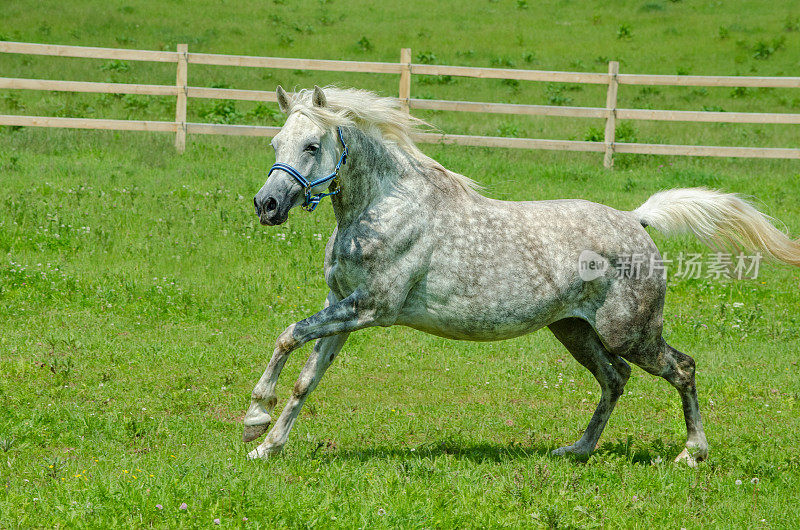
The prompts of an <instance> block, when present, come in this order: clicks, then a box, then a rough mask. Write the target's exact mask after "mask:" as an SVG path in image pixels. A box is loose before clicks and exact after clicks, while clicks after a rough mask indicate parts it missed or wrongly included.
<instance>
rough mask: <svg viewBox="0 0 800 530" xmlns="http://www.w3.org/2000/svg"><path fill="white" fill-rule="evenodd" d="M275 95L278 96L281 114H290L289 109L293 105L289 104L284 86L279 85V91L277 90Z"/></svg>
mask: <svg viewBox="0 0 800 530" xmlns="http://www.w3.org/2000/svg"><path fill="white" fill-rule="evenodd" d="M275 93H276V94H278V108H280V109H281V112H283V113H284V114H289V107H291V104H290V103H289V96H288V95H287V94H286V91H285V90H284V89H283V87H282V86H280V85H278V90H276V91H275Z"/></svg>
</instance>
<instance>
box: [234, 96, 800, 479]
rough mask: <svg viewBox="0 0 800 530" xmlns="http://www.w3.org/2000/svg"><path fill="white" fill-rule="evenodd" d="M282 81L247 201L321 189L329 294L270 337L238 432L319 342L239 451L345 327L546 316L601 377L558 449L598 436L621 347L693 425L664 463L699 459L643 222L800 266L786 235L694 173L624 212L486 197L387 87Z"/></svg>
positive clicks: (307, 385)
mask: <svg viewBox="0 0 800 530" xmlns="http://www.w3.org/2000/svg"><path fill="white" fill-rule="evenodd" d="M277 94H278V103H279V106H280V108H281V110H282V111H283V112H284V113H286V114H287V115H288V117H287V119H286V123H285V125H284V126H283V128H282V129H281V131H280V132H279V133H278V134H277V136H275V138H274V139H273V141H272V146H273V147H274V149H275V156H276V160H277V161H278V162H277V163H276V165H275V166H273V169H272V170H271V172H270V176H269V177H268V179H267V181H266V183H265V184H264V186H263V187H262V188H261V190H260V191H259V192H258V194H257V195H256V196H255V200H254V202H255V209H256V213H257V215H258V216H259V218H260V221H261V223H262V224H264V225H278V224H281V223H283V222H285V221H286V219H287V216H288V213H289V210H290V209H291V208H293V207H295V206H304V207H305V208H307V209H313V207H314V206H315V205H316V203H317V202H318V201H319V199H320V198H321V197H322V196H325V195H328V194H330V195H331V199H332V201H333V210H334V213H335V216H336V228H335V229H334V231H333V234H332V235H331V237H330V239H329V240H328V243H327V246H326V249H325V264H324V270H325V281H326V282H327V284H328V286H329V287H330V293H329V294H328V296H327V300H326V301H325V307H324V309H322V310H321V311H319V312H318V313H316V314H314V315H311V316H309V317H308V318H305V319H303V320H301V321H299V322H296V323H294V324H291V325H290V326H289V327H288V328H286V330H285V331H284V332H283V333H281V335H280V336H279V337H278V339H277V342H276V345H275V351H274V353H273V355H272V358H271V360H270V361H269V365H268V366H267V368H266V371H265V372H264V375H263V376H262V377H261V380H260V381H259V382H258V384H257V385H256V387H255V389H254V390H253V393H252V399H251V404H250V408H249V409H248V411H247V413H246V415H245V418H244V425H245V431H244V436H243V437H244V440H245V441H251V440H254V439H256V438H258V437H259V436H261V435H262V434H263V433H264V432H266V431H267V428H268V426H269V425H270V423H271V422H272V412H273V409H274V408H275V405H276V403H277V398H276V394H275V386H276V383H277V381H278V377H279V375H280V372H281V369H282V368H283V366H284V363H285V362H286V359H287V357H288V356H289V353H290V352H291V351H293V350H296V349H297V348H299V347H300V346H302V345H303V344H305V343H306V342H309V341H312V340H315V341H316V343H315V345H314V349H313V352H312V353H311V355H310V357H309V359H308V361H307V362H306V364H305V366H304V367H303V369H302V372H301V374H300V376H299V378H298V380H297V382H296V383H295V385H294V389H293V391H292V394H291V397H290V398H289V401H288V402H287V403H286V405H285V408H284V409H283V412H282V413H281V415H280V417H279V418H278V419H277V421H276V422H275V425H274V427H273V428H272V430H271V431H270V432H269V434H268V435H267V438H266V440H265V441H264V442H263V443H262V444H261V445H259V446H258V447H257V448H255V449H254V450H253V451H251V452H250V453H249V455H248V456H249V457H250V458H266V457H268V456H269V455H272V454H274V453H277V452H278V451H280V450H281V448H282V447H283V446H284V444H285V443H286V440H287V437H288V435H289V431H290V430H291V429H292V426H293V425H294V422H295V420H296V419H297V417H298V414H299V413H300V409H301V407H302V406H303V403H304V402H305V400H306V398H307V397H308V395H309V393H310V392H312V391H313V390H314V388H316V386H317V385H318V384H319V382H320V379H321V378H322V376H323V374H324V373H325V371H326V370H327V368H328V367H329V366H330V364H331V363H332V362H333V360H334V359H335V358H336V355H337V354H338V353H339V351H340V350H341V348H342V346H343V345H344V343H345V341H346V340H347V337H348V334H349V333H351V332H353V331H358V330H360V329H363V328H366V327H369V326H393V325H402V326H409V327H412V328H415V329H418V330H421V331H424V332H427V333H433V334H435V335H439V336H442V337H447V338H452V339H462V340H476V341H489V340H501V339H507V338H511V337H517V336H519V335H523V334H525V333H530V332H532V331H535V330H537V329H540V328H542V327H545V326H547V327H549V328H550V330H551V331H552V332H553V334H554V335H555V336H556V338H557V339H558V340H559V341H560V342H561V343H563V344H564V346H565V347H566V348H567V349H568V350H569V352H570V353H571V354H572V355H573V356H574V357H575V359H576V360H577V361H578V362H579V363H581V364H582V365H583V366H585V367H586V368H587V369H588V370H589V371H590V372H591V373H592V374H593V375H594V377H595V378H596V379H597V381H598V383H599V384H600V388H601V390H602V393H601V397H600V403H599V404H598V405H597V409H596V410H595V412H594V414H593V416H592V418H591V420H590V421H589V425H588V427H587V429H586V431H585V432H584V434H583V436H581V438H580V439H579V440H578V441H577V442H575V443H574V444H572V445H568V446H566V447H562V448H560V449H557V450H555V451H554V454H557V455H561V454H565V453H576V454H584V455H585V454H588V453H590V452H591V451H593V450H594V448H595V445H596V444H597V442H598V439H599V438H600V435H601V433H602V431H603V429H604V427H605V425H606V422H607V421H608V418H609V416H610V414H611V412H612V410H613V408H614V405H615V404H616V402H617V399H618V398H619V397H620V395H621V394H622V392H623V387H624V386H625V383H626V381H627V380H628V377H629V376H630V373H631V368H630V366H629V365H628V362H632V363H634V364H636V365H638V366H640V367H641V368H643V369H644V370H646V371H647V372H649V373H651V374H653V375H656V376H660V377H663V378H664V379H666V380H667V381H668V382H669V383H670V384H672V385H673V386H674V387H675V388H676V389H677V390H678V393H679V394H680V397H681V400H682V402H683V412H684V415H685V419H686V428H687V431H688V439H687V442H686V447H685V449H684V450H683V452H681V454H680V455H679V456H678V458H677V459H676V460H683V461H686V462H687V463H688V464H690V465H695V463H696V462H697V461H699V460H703V459H705V458H706V457H707V454H708V444H707V442H706V437H705V434H704V432H703V426H702V423H701V421H700V411H699V408H698V401H697V392H696V389H695V363H694V360H693V359H692V358H691V357H689V356H688V355H685V354H683V353H681V352H679V351H678V350H676V349H675V348H673V347H672V346H670V345H669V344H667V343H666V342H665V341H664V339H663V338H662V309H663V306H664V295H665V291H666V280H665V277H664V275H663V274H660V273H655V274H654V273H653V272H654V266H653V263H654V262H655V261H654V260H658V259H660V255H659V253H658V249H657V248H656V246H655V244H654V243H653V240H652V239H651V238H650V236H649V235H648V233H647V231H646V230H645V227H646V226H651V227H653V228H654V229H656V230H659V231H662V232H665V233H667V234H670V233H678V232H686V231H689V232H693V233H694V234H696V235H697V236H698V237H700V238H701V239H702V240H704V241H705V242H707V243H709V244H710V245H714V246H716V247H719V245H728V246H733V247H735V248H739V249H757V250H759V251H761V252H764V253H765V254H766V255H767V256H769V257H772V258H776V259H778V260H782V261H784V262H788V263H791V264H794V265H800V245H798V243H797V242H795V241H793V240H791V239H789V238H788V237H787V236H786V235H784V234H783V233H782V232H781V231H779V230H778V229H776V228H775V227H774V226H773V225H772V224H771V223H770V222H769V220H768V219H767V218H766V216H764V215H763V214H761V213H760V212H759V211H758V210H756V209H755V208H754V207H753V206H751V205H750V204H749V203H748V202H746V201H745V200H743V199H741V198H740V197H738V196H737V195H734V194H728V193H722V192H718V191H711V190H706V189H701V188H694V189H674V190H667V191H662V192H659V193H656V194H655V195H653V196H652V197H650V198H649V199H648V200H647V202H645V203H644V204H643V205H642V206H640V207H639V208H637V209H636V210H634V211H632V212H630V211H618V210H615V209H613V208H610V207H608V206H603V205H601V204H595V203H592V202H588V201H585V200H550V201H535V202H509V201H499V200H494V199H489V198H487V197H484V196H482V195H481V194H479V193H478V192H477V191H476V189H475V188H476V187H475V186H474V183H473V182H472V181H471V180H470V179H468V178H466V177H464V176H462V175H458V174H456V173H454V172H451V171H449V170H447V169H445V168H444V167H442V166H441V165H440V164H439V163H437V162H436V161H434V160H432V159H431V158H429V157H427V156H426V155H424V154H423V153H422V152H421V151H420V150H419V149H418V148H417V147H416V146H415V145H414V143H413V141H412V134H413V132H414V130H415V126H416V125H418V124H419V121H418V120H415V119H414V118H411V117H410V116H408V114H407V113H406V112H404V111H403V110H402V109H401V107H400V106H399V105H398V102H397V101H396V100H394V99H389V98H381V97H378V96H377V95H375V94H373V93H370V92H367V91H362V90H354V89H337V88H333V87H328V88H326V89H325V90H322V89H320V88H319V87H315V88H314V89H313V90H303V91H300V92H299V93H297V94H295V95H294V96H289V95H288V94H286V93H285V92H284V91H283V89H281V88H280V87H278V91H277ZM326 189H327V190H329V193H327V194H326V193H323V192H325V190H326ZM587 252H588V253H589V256H591V257H592V258H593V259H595V260H596V261H595V264H596V265H597V267H596V268H595V269H594V270H593V271H591V272H592V273H593V274H592V275H591V276H590V277H587V275H586V274H582V272H585V271H581V270H579V261H580V258H581V256H582V255H586V253H587ZM637 254H638V255H644V256H647V257H649V258H650V259H649V260H645V262H644V263H643V264H642V265H641V270H639V271H638V272H639V273H638V274H636V275H632V274H618V273H617V272H618V271H615V269H616V268H617V265H619V263H620V262H621V261H622V260H624V259H625V258H626V257H629V256H632V255H637Z"/></svg>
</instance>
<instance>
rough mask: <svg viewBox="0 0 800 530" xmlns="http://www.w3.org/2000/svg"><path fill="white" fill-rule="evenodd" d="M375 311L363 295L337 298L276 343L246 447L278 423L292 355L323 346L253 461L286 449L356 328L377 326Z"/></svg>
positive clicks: (254, 403) (249, 420)
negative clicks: (308, 401)
mask: <svg viewBox="0 0 800 530" xmlns="http://www.w3.org/2000/svg"><path fill="white" fill-rule="evenodd" d="M372 307H373V304H370V303H368V300H367V299H366V297H365V296H364V295H363V293H361V292H359V291H356V292H355V293H353V294H352V295H350V296H348V297H347V298H345V299H344V300H340V301H337V300H336V298H335V296H334V295H333V294H332V293H331V294H329V295H328V299H327V300H326V307H325V308H324V309H323V310H322V311H320V312H318V313H316V314H315V315H312V316H310V317H308V318H306V319H304V320H301V321H300V322H297V323H296V324H292V325H291V326H289V327H288V328H286V330H285V331H284V332H283V333H281V335H280V336H279V337H278V340H277V341H276V344H275V352H274V353H273V355H272V359H271V360H270V363H269V366H268V367H267V369H266V371H265V372H264V375H263V376H262V377H261V380H260V381H259V382H258V385H256V387H255V389H254V390H253V395H252V400H251V403H250V408H249V409H248V411H247V414H246V415H245V418H244V424H245V430H244V435H243V438H244V440H245V441H246V442H247V441H250V440H254V439H256V438H258V437H259V436H261V434H263V433H264V432H265V431H266V430H267V428H268V427H269V424H270V423H271V422H272V417H271V414H272V410H273V409H274V407H275V404H276V403H277V397H276V395H275V386H276V384H277V381H278V377H279V376H280V371H281V369H282V368H283V365H284V364H285V362H286V359H287V358H288V356H289V353H290V352H292V351H293V350H296V349H297V348H299V347H300V346H302V345H303V344H305V343H306V342H309V341H311V340H314V339H320V340H318V341H317V344H316V345H315V347H314V352H313V353H312V354H311V356H310V357H309V359H308V362H307V363H306V366H305V367H304V368H303V371H302V373H301V374H300V379H299V380H298V382H297V384H295V391H294V393H293V395H292V398H291V400H290V401H289V403H287V405H286V407H285V408H284V410H283V412H282V413H281V417H280V418H279V420H278V422H277V424H276V425H275V427H273V430H272V432H270V434H269V436H268V438H267V440H266V441H265V442H264V443H263V444H262V445H261V446H259V448H258V449H256V450H255V451H253V452H252V453H251V454H250V456H251V457H255V456H262V457H263V456H267V455H268V454H269V453H274V452H277V451H279V450H280V449H281V448H282V447H283V444H284V443H285V442H286V436H287V435H288V434H289V430H290V429H291V428H292V425H293V424H294V420H295V419H296V417H297V414H299V411H300V408H301V407H302V405H303V402H304V401H305V397H306V396H307V395H308V393H309V392H310V391H311V390H313V389H314V388H315V387H316V385H317V384H318V383H319V380H320V379H321V378H322V374H324V373H325V370H326V369H327V368H328V366H329V365H330V363H331V362H332V361H333V359H334V357H335V356H336V354H338V353H339V350H340V349H341V347H342V344H344V341H345V340H346V338H347V335H348V334H349V333H350V332H351V331H354V330H356V329H361V328H364V327H368V326H371V325H373V324H375V322H376V318H375V315H376V312H375V311H374V310H373V309H372Z"/></svg>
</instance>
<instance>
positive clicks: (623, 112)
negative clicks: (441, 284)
mask: <svg viewBox="0 0 800 530" xmlns="http://www.w3.org/2000/svg"><path fill="white" fill-rule="evenodd" d="M0 53H16V54H27V55H49V56H57V57H81V58H92V59H118V60H128V61H154V62H163V63H175V64H176V76H175V85H174V86H170V85H148V84H128V83H99V82H87V81H61V80H49V79H24V78H9V77H0V89H15V90H46V91H61V92H89V93H102V94H138V95H152V96H172V97H175V98H176V106H175V121H174V122H167V121H135V120H107V119H96V118H91V119H90V118H77V117H76V118H61V117H47V116H16V115H0V125H15V126H28V127H64V128H78V129H107V130H124V131H155V132H171V133H175V135H176V137H175V145H176V148H177V149H178V150H179V151H181V152H182V151H183V150H184V148H185V142H186V136H187V135H189V134H221V135H236V136H265V137H270V136H274V135H275V134H277V132H278V131H279V130H280V128H279V127H266V126H257V125H227V124H214V123H191V122H187V121H186V111H187V105H188V100H189V99H191V98H207V99H232V100H241V101H260V102H275V101H277V98H276V96H275V93H274V92H273V91H262V90H241V89H231V88H209V87H194V86H190V85H189V83H188V79H189V75H188V67H189V65H190V64H204V65H217V66H243V67H250V68H275V69H292V70H323V71H333V72H361V73H376V74H394V75H399V78H400V84H399V90H398V99H399V101H400V103H401V104H402V105H403V106H404V107H405V108H406V109H417V110H441V111H452V112H481V113H489V114H513V115H525V116H561V117H571V118H595V119H603V120H605V122H606V125H605V130H604V139H603V141H602V142H589V141H576V140H545V139H535V138H507V137H494V136H467V135H458V134H434V133H422V134H419V135H417V139H418V141H420V142H428V143H444V144H456V145H465V146H484V147H508V148H520V149H547V150H560V151H584V152H598V153H604V164H605V166H606V167H612V166H613V161H614V154H615V153H635V154H658V155H680V156H716V157H747V158H787V159H800V148H798V149H795V148H766V147H722V146H695V145H662V144H646V143H620V142H616V139H615V133H616V124H617V121H618V120H656V121H681V122H705V123H763V124H789V125H800V114H788V113H763V112H714V111H681V110H656V109H621V108H617V92H618V87H619V85H665V86H707V87H750V88H755V87H767V88H800V77H739V76H688V75H650V74H620V73H619V63H617V62H616V61H611V62H609V70H608V73H584V72H555V71H545V70H516V69H507V68H476V67H467V66H446V65H432V64H414V63H412V62H411V50H410V49H408V48H403V49H402V50H401V53H400V62H398V63H380V62H361V61H335V60H320V59H290V58H284V57H254V56H247V55H221V54H211V53H189V50H188V46H187V45H185V44H179V45H178V48H177V50H176V51H174V52H171V51H153V50H128V49H118V48H94V47H84V46H65V45H55V44H33V43H25V42H5V41H0ZM413 75H449V76H460V77H472V78H479V79H516V80H522V81H545V82H559V83H582V84H598V85H606V86H607V87H608V88H607V90H606V105H605V107H565V106H554V105H523V104H511V103H490V102H475V101H449V100H435V99H417V98H412V97H411V80H412V76H413Z"/></svg>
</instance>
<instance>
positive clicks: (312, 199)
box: [267, 127, 347, 212]
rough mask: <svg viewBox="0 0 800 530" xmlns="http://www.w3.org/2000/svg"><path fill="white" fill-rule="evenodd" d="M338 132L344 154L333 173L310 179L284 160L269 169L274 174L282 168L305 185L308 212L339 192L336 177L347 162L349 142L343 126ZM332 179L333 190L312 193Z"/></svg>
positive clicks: (304, 207)
mask: <svg viewBox="0 0 800 530" xmlns="http://www.w3.org/2000/svg"><path fill="white" fill-rule="evenodd" d="M336 132H337V133H338V134H339V141H340V142H342V155H341V156H340V157H339V161H338V162H337V163H336V167H335V168H334V170H333V173H331V174H330V175H328V176H327V177H322V178H319V179H317V180H314V181H309V180H308V179H307V178H306V177H304V176H303V175H301V174H300V172H299V171H297V170H296V169H295V168H293V167H292V166H290V165H289V164H284V163H283V162H276V163H275V164H273V165H272V167H271V168H270V170H269V174H268V175H267V178H269V175H272V172H273V171H275V170H281V171H283V172H285V173H288V174H289V175H291V176H292V177H294V179H295V180H296V181H297V183H298V184H300V185H301V186H302V187H303V192H304V193H305V200H304V201H303V204H302V207H303V209H304V210H306V211H308V212H313V211H314V209H315V208H316V207H317V205H318V204H319V201H321V200H322V199H324V198H325V197H329V196H331V195H336V194H337V193H339V182H338V181H337V180H336V177H338V176H339V170H340V169H341V167H342V166H343V165H345V164H346V163H347V144H345V143H344V137H343V136H342V128H341V127H337V128H336ZM329 181H332V183H331V184H332V186H333V191H331V192H329V193H317V194H315V195H312V194H311V189H312V188H315V187H316V186H319V185H320V184H324V183H326V182H329Z"/></svg>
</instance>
